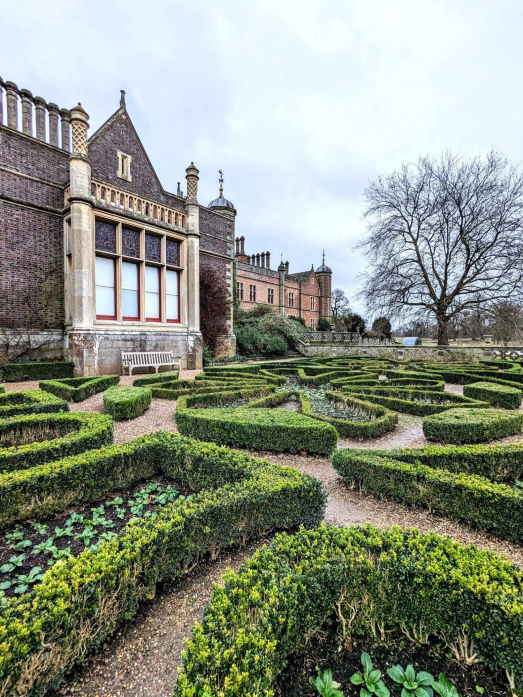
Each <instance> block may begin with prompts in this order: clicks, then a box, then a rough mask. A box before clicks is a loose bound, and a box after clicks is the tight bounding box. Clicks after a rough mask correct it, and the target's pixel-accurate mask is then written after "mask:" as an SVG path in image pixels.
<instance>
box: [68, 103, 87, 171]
mask: <svg viewBox="0 0 523 697" xmlns="http://www.w3.org/2000/svg"><path fill="white" fill-rule="evenodd" d="M71 126H72V130H73V153H77V154H79V155H83V156H84V157H87V129H88V128H89V114H88V113H87V112H86V111H85V109H84V108H83V107H82V105H81V104H80V102H78V106H75V107H73V108H72V109H71Z"/></svg>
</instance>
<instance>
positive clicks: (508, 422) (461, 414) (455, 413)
mask: <svg viewBox="0 0 523 697" xmlns="http://www.w3.org/2000/svg"><path fill="white" fill-rule="evenodd" d="M522 427H523V413H519V412H516V413H514V412H510V411H501V410H499V409H450V410H449V411H444V412H443V413H442V414H434V415H433V416H426V417H425V418H424V419H423V433H424V434H425V437H426V438H428V440H432V441H435V442H437V443H455V444H458V445H459V444H460V443H484V442H486V441H489V440H497V439H498V438H504V437H505V436H513V435H515V434H516V433H520V432H521V428H522Z"/></svg>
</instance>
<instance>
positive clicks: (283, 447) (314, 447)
mask: <svg viewBox="0 0 523 697" xmlns="http://www.w3.org/2000/svg"><path fill="white" fill-rule="evenodd" d="M206 397H215V395H194V396H193V397H181V398H180V399H179V400H178V408H177V410H176V413H175V420H176V425H177V427H178V430H179V431H180V433H181V434H183V435H185V436H190V437H191V438H197V439H198V440H203V441H211V442H213V443H218V444H219V445H228V446H230V447H236V448H247V449H249V450H262V451H264V450H267V451H275V452H287V451H288V452H292V453H296V452H302V451H305V452H308V453H318V454H330V453H331V452H332V450H333V449H334V448H335V447H336V443H337V441H338V433H337V431H336V429H335V428H334V427H333V426H331V425H330V424H328V423H319V422H317V421H316V420H314V419H310V418H309V416H305V415H302V414H297V413H295V412H292V411H288V410H287V409H268V408H257V407H253V406H252V405H248V406H247V407H242V408H238V409H189V408H186V406H191V405H193V406H195V405H196V404H197V402H198V401H200V403H205V404H208V403H209V402H208V401H207V400H206V399H205V398H206ZM271 399H272V396H271ZM274 399H276V400H278V399H280V398H279V397H274Z"/></svg>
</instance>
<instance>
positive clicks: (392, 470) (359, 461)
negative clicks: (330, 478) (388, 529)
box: [332, 449, 523, 544]
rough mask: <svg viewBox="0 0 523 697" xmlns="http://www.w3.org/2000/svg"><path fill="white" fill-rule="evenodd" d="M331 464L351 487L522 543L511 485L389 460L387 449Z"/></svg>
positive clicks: (521, 507) (522, 512)
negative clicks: (427, 510) (425, 509)
mask: <svg viewBox="0 0 523 697" xmlns="http://www.w3.org/2000/svg"><path fill="white" fill-rule="evenodd" d="M332 466H333V467H334V469H335V470H336V471H337V472H338V473H339V474H340V475H341V476H342V477H343V478H344V479H345V480H346V481H347V483H348V484H349V485H350V486H351V487H352V486H356V487H359V488H360V489H362V490H363V491H366V492H368V493H370V494H372V495H373V496H376V497H377V498H383V497H385V498H387V499H391V500H393V501H397V502H399V503H402V504H404V505H407V506H416V507H418V508H427V509H429V510H430V511H432V513H435V514H437V515H441V516H445V517H446V518H451V519H453V520H458V521H459V522H461V523H465V524H466V525H471V526H472V527H476V528H480V529H481V530H486V531H488V532H491V533H493V534H495V535H497V536H498V537H501V538H503V539H505V540H511V541H512V542H516V543H518V544H521V542H523V496H522V495H521V494H520V492H519V491H517V490H516V489H515V488H514V487H512V486H507V485H506V484H498V483H495V482H492V481H491V480H490V479H486V478H484V477H480V476H477V475H473V474H463V473H457V474H456V473H454V472H450V471H448V470H446V469H437V468H433V467H429V466H427V465H421V464H419V463H418V462H410V463H408V462H404V461H402V460H398V459H397V458H392V457H389V453H388V452H387V451H386V450H384V451H381V452H380V453H377V452H376V451H373V452H369V451H364V450H348V449H345V450H337V451H336V452H335V453H334V454H333V456H332Z"/></svg>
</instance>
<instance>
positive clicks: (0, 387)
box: [0, 383, 5, 394]
mask: <svg viewBox="0 0 523 697" xmlns="http://www.w3.org/2000/svg"><path fill="white" fill-rule="evenodd" d="M0 394H5V386H4V385H2V383H0Z"/></svg>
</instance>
